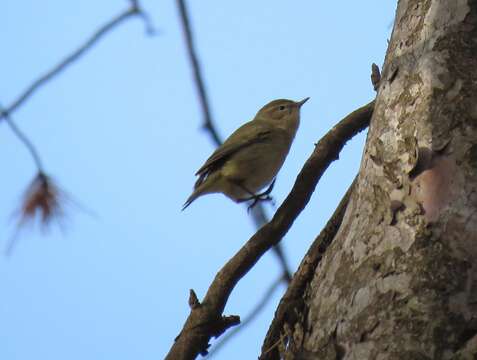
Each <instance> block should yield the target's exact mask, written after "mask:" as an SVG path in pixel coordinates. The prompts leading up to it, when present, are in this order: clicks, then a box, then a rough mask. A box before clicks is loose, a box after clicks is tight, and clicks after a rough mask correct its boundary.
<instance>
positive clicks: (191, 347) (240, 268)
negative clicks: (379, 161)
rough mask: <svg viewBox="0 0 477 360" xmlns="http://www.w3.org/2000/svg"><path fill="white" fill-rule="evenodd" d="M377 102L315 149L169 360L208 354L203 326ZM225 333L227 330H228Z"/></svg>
mask: <svg viewBox="0 0 477 360" xmlns="http://www.w3.org/2000/svg"><path fill="white" fill-rule="evenodd" d="M373 110H374V101H372V102H370V103H369V104H367V105H365V106H363V107H362V108H360V109H358V110H356V111H354V112H353V113H351V114H350V115H348V116H347V117H346V118H344V119H343V120H341V121H340V122H339V123H338V124H337V125H335V126H334V127H333V128H332V129H331V130H330V131H329V132H328V133H327V134H326V135H325V136H324V137H323V138H322V139H321V140H320V141H319V142H318V143H317V144H316V146H315V149H314V151H313V153H312V154H311V156H310V157H309V158H308V160H307V161H306V163H305V165H304V166H303V168H302V170H301V171H300V173H299V174H298V176H297V179H296V181H295V184H294V186H293V188H292V190H291V191H290V193H289V195H288V196H287V198H286V199H285V201H284V202H283V203H282V205H281V206H280V207H279V208H278V210H277V211H276V213H275V215H274V216H273V218H272V220H271V221H270V222H268V223H267V224H266V225H264V226H263V227H262V228H260V230H258V231H257V232H256V233H255V235H253V236H252V237H251V238H250V239H249V240H248V241H247V243H246V244H245V245H244V246H243V247H242V248H241V249H240V250H239V251H238V253H236V254H235V255H234V256H233V257H232V259H230V260H229V261H228V262H227V264H225V266H224V267H223V268H222V269H221V270H220V271H219V272H218V273H217V275H216V276H215V279H214V281H213V282H212V284H211V285H210V287H209V289H208V291H207V294H206V295H205V297H204V300H203V301H202V302H201V304H202V306H201V307H200V308H196V309H192V310H191V312H190V314H189V316H188V318H187V320H186V322H185V324H184V326H183V330H182V332H181V334H180V336H179V337H178V338H176V341H175V343H174V345H173V346H172V348H171V350H170V351H169V354H168V355H167V357H166V359H168V360H172V359H173V360H177V359H194V358H195V357H196V356H197V354H199V353H204V352H205V351H206V349H207V347H208V343H209V340H210V337H211V336H212V335H213V334H211V333H210V332H207V331H204V330H206V329H205V328H204V327H202V328H201V327H200V324H207V323H210V322H211V321H214V320H215V321H220V319H222V318H223V317H222V312H223V311H224V308H225V305H226V303H227V300H228V298H229V296H230V294H231V293H232V290H233V289H234V287H235V286H236V285H237V283H238V282H239V280H240V279H241V278H242V277H243V276H244V275H245V274H246V273H247V272H248V271H249V270H250V269H251V268H252V267H253V265H255V263H256V262H257V261H258V260H259V259H260V257H262V255H263V254H265V252H267V251H268V250H269V249H270V248H271V247H272V246H273V245H275V244H278V242H279V241H280V240H281V239H282V238H283V236H285V234H286V233H287V232H288V230H289V229H290V227H291V226H292V225H293V222H294V221H295V219H296V218H297V217H298V216H299V214H300V213H301V211H302V210H303V209H304V208H305V206H306V205H307V204H308V202H309V201H310V198H311V195H312V194H313V192H314V190H315V187H316V185H317V184H318V181H319V180H320V179H321V176H322V175H323V174H324V172H325V171H326V169H327V168H328V166H329V165H330V164H331V163H332V162H333V161H334V160H336V159H338V156H339V153H340V151H341V149H342V148H343V146H344V145H345V143H346V142H347V141H348V140H349V139H351V138H352V137H353V136H354V135H356V134H357V133H359V132H360V131H362V130H364V129H365V128H366V127H367V126H368V125H369V122H370V119H371V115H372V113H373ZM224 330H225V329H224Z"/></svg>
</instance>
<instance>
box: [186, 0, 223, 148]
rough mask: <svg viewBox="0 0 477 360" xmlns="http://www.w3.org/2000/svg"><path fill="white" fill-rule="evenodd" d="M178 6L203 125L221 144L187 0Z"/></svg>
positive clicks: (216, 142)
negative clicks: (196, 46)
mask: <svg viewBox="0 0 477 360" xmlns="http://www.w3.org/2000/svg"><path fill="white" fill-rule="evenodd" d="M177 7H178V8H179V13H180V17H181V24H182V28H183V31H184V36H185V40H186V44H187V53H188V55H189V59H190V62H191V64H192V71H193V74H194V80H195V84H196V87H197V92H198V95H199V101H200V107H201V108H202V114H203V116H204V119H203V121H204V122H203V124H204V125H203V126H204V129H206V130H207V131H208V133H209V134H210V136H211V137H212V140H213V141H214V143H215V145H216V146H220V145H221V144H222V140H221V138H220V135H219V133H218V132H217V130H216V128H215V126H214V122H213V121H212V115H211V111H210V105H209V99H208V96H207V91H206V90H205V85H204V80H203V78H202V70H201V68H200V64H199V58H198V56H197V53H196V51H195V45H194V38H193V36H192V30H191V26H190V20H189V14H188V12H187V7H186V4H185V0H177Z"/></svg>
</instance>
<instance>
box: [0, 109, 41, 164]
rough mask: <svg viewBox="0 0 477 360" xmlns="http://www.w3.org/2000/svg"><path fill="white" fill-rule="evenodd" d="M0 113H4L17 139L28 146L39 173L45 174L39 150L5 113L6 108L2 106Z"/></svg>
mask: <svg viewBox="0 0 477 360" xmlns="http://www.w3.org/2000/svg"><path fill="white" fill-rule="evenodd" d="M0 113H3V115H4V119H5V122H6V123H7V125H8V127H9V128H10V129H11V130H12V132H13V133H14V134H15V135H16V137H17V138H18V139H19V140H20V141H21V142H22V143H23V144H24V145H25V146H26V148H27V149H28V151H29V152H30V155H31V156H32V158H33V161H34V162H35V165H36V167H37V169H38V172H39V173H43V163H42V161H41V158H40V154H39V153H38V150H37V149H36V147H35V145H33V143H32V142H31V140H30V139H29V138H28V136H26V134H25V133H24V132H23V131H22V130H21V129H20V128H19V127H18V125H16V124H15V122H14V121H13V119H12V118H11V116H10V115H9V113H8V112H5V111H4V108H3V106H2V105H0Z"/></svg>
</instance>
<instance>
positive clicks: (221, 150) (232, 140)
mask: <svg viewBox="0 0 477 360" xmlns="http://www.w3.org/2000/svg"><path fill="white" fill-rule="evenodd" d="M269 136H270V129H269V128H268V127H267V126H265V125H262V124H261V123H259V122H257V121H255V122H253V121H251V122H248V123H246V124H244V125H242V126H241V127H239V128H238V129H237V130H236V131H235V132H234V133H233V134H232V135H230V136H229V138H228V139H227V140H226V141H225V142H224V143H223V144H222V145H221V146H219V147H218V148H217V150H215V151H214V153H213V154H212V155H211V156H210V157H209V158H208V159H207V161H206V162H205V163H204V165H202V167H201V168H200V169H199V170H197V172H196V175H200V177H201V178H203V177H204V176H205V175H207V174H208V173H210V172H211V171H212V170H213V169H214V168H217V167H218V166H220V164H223V162H225V161H226V160H227V159H228V158H230V156H231V155H233V154H235V153H236V152H237V151H240V150H241V149H243V148H245V147H248V146H250V145H251V144H255V143H259V142H263V141H266V140H267V138H269ZM199 180H200V179H199Z"/></svg>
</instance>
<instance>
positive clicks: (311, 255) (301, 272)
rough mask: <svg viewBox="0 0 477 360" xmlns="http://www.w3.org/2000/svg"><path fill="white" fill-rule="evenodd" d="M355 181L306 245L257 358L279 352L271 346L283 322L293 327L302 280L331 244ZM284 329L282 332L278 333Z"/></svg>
mask: <svg viewBox="0 0 477 360" xmlns="http://www.w3.org/2000/svg"><path fill="white" fill-rule="evenodd" d="M356 182H357V177H355V179H354V181H353V182H352V184H351V185H350V186H349V188H348V191H346V194H345V195H344V196H343V199H342V200H341V201H340V203H339V205H338V207H337V208H336V210H335V212H334V213H333V215H332V216H331V218H330V220H328V222H327V223H326V225H325V227H324V228H323V230H322V231H321V232H320V235H318V237H317V238H316V239H315V241H313V244H312V245H311V247H310V249H309V250H308V252H307V253H306V255H305V256H304V258H303V260H302V262H301V264H300V266H299V268H298V270H297V271H296V273H295V275H294V276H293V279H292V281H291V283H290V286H289V287H288V289H287V291H286V292H285V295H283V297H282V299H281V300H280V304H279V305H278V308H277V310H276V311H275V317H274V319H273V321H272V323H271V325H270V328H269V330H268V333H267V336H266V337H265V340H264V342H263V345H262V354H261V356H260V359H261V360H270V359H279V358H280V354H279V353H278V349H277V347H276V346H275V344H277V341H278V340H283V339H284V336H286V331H282V330H283V327H284V323H285V322H289V323H291V324H290V327H289V328H292V329H293V321H294V319H296V314H298V313H300V310H301V309H302V306H303V305H304V300H303V295H304V292H305V288H306V284H308V283H309V281H310V279H311V278H312V277H313V274H314V273H315V270H316V268H317V266H318V264H319V263H320V261H321V259H322V258H323V255H324V253H325V251H326V249H327V248H328V247H329V246H330V245H331V242H332V241H333V239H334V237H335V235H336V233H337V232H338V229H339V228H340V226H341V222H342V221H343V217H344V214H345V211H346V208H347V206H348V203H349V199H350V197H351V193H352V192H353V190H354V188H355V186H356ZM281 332H284V333H285V334H283V335H282V334H281Z"/></svg>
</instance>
